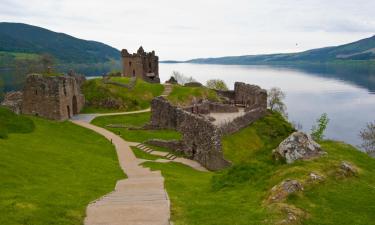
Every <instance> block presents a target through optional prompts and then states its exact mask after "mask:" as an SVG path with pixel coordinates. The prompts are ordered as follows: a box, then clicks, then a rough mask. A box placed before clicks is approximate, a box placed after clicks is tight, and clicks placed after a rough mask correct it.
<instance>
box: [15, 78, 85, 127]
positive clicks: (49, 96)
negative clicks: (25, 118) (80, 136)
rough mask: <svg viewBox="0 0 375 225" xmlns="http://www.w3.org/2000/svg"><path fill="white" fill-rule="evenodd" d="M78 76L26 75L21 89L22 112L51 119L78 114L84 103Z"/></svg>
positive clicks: (65, 117) (80, 79)
mask: <svg viewBox="0 0 375 225" xmlns="http://www.w3.org/2000/svg"><path fill="white" fill-rule="evenodd" d="M82 83H83V78H82V77H79V76H43V75H40V74H31V75H28V76H27V79H26V84H25V87H24V90H23V101H22V113H23V114H29V115H37V116H41V117H44V118H47V119H52V120H66V119H69V118H71V117H72V116H73V115H74V114H78V113H79V112H80V111H81V109H82V108H83V106H84V104H85V98H84V96H83V94H82V93H81V85H82Z"/></svg>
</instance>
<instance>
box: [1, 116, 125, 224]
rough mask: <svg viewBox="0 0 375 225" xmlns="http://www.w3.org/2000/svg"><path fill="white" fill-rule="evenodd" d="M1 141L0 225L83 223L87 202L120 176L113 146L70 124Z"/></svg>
mask: <svg viewBox="0 0 375 225" xmlns="http://www.w3.org/2000/svg"><path fill="white" fill-rule="evenodd" d="M32 121H33V122H34V124H35V130H34V131H33V132H32V133H28V134H10V135H9V137H8V138H7V139H0V215H1V216H0V224H7V225H12V224H38V225H39V224H82V223H83V219H84V217H85V208H86V206H87V205H88V204H89V202H90V201H93V200H95V199H97V198H99V197H100V196H102V195H104V194H106V193H108V192H110V191H111V190H113V188H114V186H115V183H116V181H117V180H119V179H121V178H124V174H123V173H122V171H121V169H120V167H119V166H118V161H117V157H116V152H115V149H114V147H113V146H112V145H111V144H110V143H109V142H108V141H107V140H105V139H104V138H103V137H101V136H100V135H98V134H96V133H94V132H92V131H90V130H87V129H84V128H81V127H78V126H76V125H74V124H72V123H70V122H63V123H61V122H52V121H47V120H43V119H38V118H32Z"/></svg>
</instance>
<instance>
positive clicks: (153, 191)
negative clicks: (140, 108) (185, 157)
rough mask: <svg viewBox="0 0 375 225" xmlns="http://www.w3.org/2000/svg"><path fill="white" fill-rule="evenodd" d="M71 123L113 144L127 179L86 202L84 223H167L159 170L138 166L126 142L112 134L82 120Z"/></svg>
mask: <svg viewBox="0 0 375 225" xmlns="http://www.w3.org/2000/svg"><path fill="white" fill-rule="evenodd" d="M72 122H73V123H75V124H77V125H79V126H82V127H85V128H88V129H91V130H93V131H95V132H97V133H99V134H101V135H103V136H104V137H105V138H107V139H108V140H110V141H112V143H113V144H114V145H115V147H116V151H117V156H118V160H119V163H120V166H121V168H122V170H123V171H124V173H125V174H126V175H127V176H128V178H127V179H123V180H119V181H118V182H117V184H116V187H115V190H114V191H113V192H111V193H109V194H107V195H105V196H103V197H101V198H100V199H98V200H96V201H94V202H92V203H90V204H89V206H88V207H87V210H86V218H85V221H84V224H85V225H169V224H170V223H169V218H170V201H169V198H168V194H167V192H166V190H165V188H164V178H163V176H162V175H161V173H160V171H150V170H149V169H148V168H144V167H142V166H140V165H139V163H140V162H141V161H139V160H138V159H137V158H136V157H135V155H134V154H133V151H132V150H131V149H130V146H131V145H134V143H130V142H126V141H124V140H123V139H122V138H121V137H119V136H117V135H115V134H114V133H112V132H110V131H108V130H106V129H104V128H101V127H97V126H94V125H92V124H89V123H88V122H85V121H82V120H72Z"/></svg>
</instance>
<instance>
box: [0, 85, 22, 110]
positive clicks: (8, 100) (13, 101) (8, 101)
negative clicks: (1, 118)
mask: <svg viewBox="0 0 375 225" xmlns="http://www.w3.org/2000/svg"><path fill="white" fill-rule="evenodd" d="M22 100H23V95H22V92H21V91H12V92H8V93H6V94H5V96H4V100H3V102H2V103H1V105H2V106H5V107H7V108H9V109H10V110H12V111H13V112H14V113H16V114H20V113H21V110H22Z"/></svg>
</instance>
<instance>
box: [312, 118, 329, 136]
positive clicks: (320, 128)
mask: <svg viewBox="0 0 375 225" xmlns="http://www.w3.org/2000/svg"><path fill="white" fill-rule="evenodd" d="M328 122H329V118H328V115H327V113H323V114H322V115H321V116H320V117H319V119H317V120H316V123H317V124H316V125H313V127H312V128H311V137H312V138H313V139H314V140H315V141H321V140H323V138H324V131H325V130H326V129H327V125H328Z"/></svg>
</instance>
